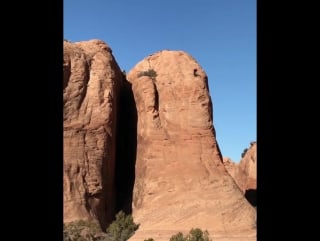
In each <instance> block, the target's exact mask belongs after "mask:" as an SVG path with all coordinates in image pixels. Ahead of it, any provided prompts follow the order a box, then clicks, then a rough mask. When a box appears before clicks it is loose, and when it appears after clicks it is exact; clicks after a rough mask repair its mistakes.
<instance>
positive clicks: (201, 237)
mask: <svg viewBox="0 0 320 241" xmlns="http://www.w3.org/2000/svg"><path fill="white" fill-rule="evenodd" d="M170 241H211V239H210V238H209V233H208V231H207V230H205V231H202V230H201V229H199V228H195V229H191V230H190V232H189V234H187V235H186V236H183V234H182V233H181V232H179V233H177V234H175V235H173V236H172V237H171V238H170Z"/></svg>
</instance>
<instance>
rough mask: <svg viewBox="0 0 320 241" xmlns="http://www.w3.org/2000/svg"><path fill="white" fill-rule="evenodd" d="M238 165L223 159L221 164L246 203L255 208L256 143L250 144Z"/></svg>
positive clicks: (228, 159)
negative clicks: (245, 199)
mask: <svg viewBox="0 0 320 241" xmlns="http://www.w3.org/2000/svg"><path fill="white" fill-rule="evenodd" d="M243 154H244V155H243V157H242V159H241V160H240V162H239V163H234V162H233V161H232V160H231V159H230V158H227V157H224V158H223V164H224V165H225V168H226V169H227V171H228V172H229V174H230V175H231V176H232V177H233V179H234V181H235V182H236V184H237V185H238V186H239V188H240V190H241V191H242V193H243V194H244V195H245V196H246V198H247V199H248V201H249V202H250V203H251V204H252V205H253V206H256V189H257V143H256V142H251V143H250V147H249V148H248V149H246V151H245V152H244V153H243Z"/></svg>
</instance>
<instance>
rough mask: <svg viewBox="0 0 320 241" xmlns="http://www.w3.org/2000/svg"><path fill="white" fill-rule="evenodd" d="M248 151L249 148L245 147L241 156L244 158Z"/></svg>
mask: <svg viewBox="0 0 320 241" xmlns="http://www.w3.org/2000/svg"><path fill="white" fill-rule="evenodd" d="M247 151H248V148H245V149H244V150H243V152H242V153H241V157H242V158H243V157H244V155H245V154H246V153H247Z"/></svg>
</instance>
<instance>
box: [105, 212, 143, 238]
mask: <svg viewBox="0 0 320 241" xmlns="http://www.w3.org/2000/svg"><path fill="white" fill-rule="evenodd" d="M138 228H139V225H138V224H135V223H134V222H133V218H132V216H131V215H126V214H125V213H124V212H123V211H120V212H119V213H118V214H117V215H116V220H115V221H113V222H112V223H111V224H110V225H109V227H108V228H107V235H108V241H125V240H128V239H129V238H130V237H131V236H132V235H133V234H134V232H135V231H136V230H137V229H138Z"/></svg>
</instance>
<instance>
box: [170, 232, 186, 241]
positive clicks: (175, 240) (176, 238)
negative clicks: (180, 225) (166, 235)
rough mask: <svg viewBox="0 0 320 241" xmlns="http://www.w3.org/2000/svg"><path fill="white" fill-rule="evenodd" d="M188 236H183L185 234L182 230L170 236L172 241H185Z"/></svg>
mask: <svg viewBox="0 0 320 241" xmlns="http://www.w3.org/2000/svg"><path fill="white" fill-rule="evenodd" d="M185 240H186V237H183V234H182V233H181V232H179V233H177V234H175V235H172V236H171V238H170V241H185Z"/></svg>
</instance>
